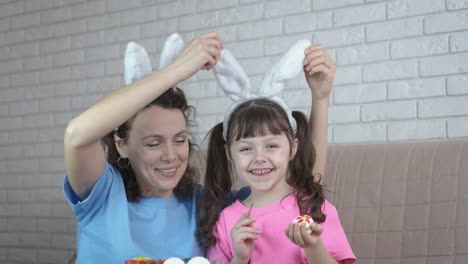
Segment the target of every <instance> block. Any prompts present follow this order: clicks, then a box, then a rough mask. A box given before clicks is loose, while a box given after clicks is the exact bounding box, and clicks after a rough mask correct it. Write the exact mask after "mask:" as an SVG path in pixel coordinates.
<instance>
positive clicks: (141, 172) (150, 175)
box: [119, 106, 189, 198]
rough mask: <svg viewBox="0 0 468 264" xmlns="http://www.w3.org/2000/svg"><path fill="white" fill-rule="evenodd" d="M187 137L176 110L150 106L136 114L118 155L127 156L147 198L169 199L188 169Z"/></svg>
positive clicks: (183, 121) (140, 187) (185, 128)
mask: <svg viewBox="0 0 468 264" xmlns="http://www.w3.org/2000/svg"><path fill="white" fill-rule="evenodd" d="M188 137H189V134H188V131H187V125H186V121H185V118H184V115H183V113H182V111H180V110H179V109H164V108H162V107H159V106H151V107H149V108H146V109H144V110H142V111H141V112H140V113H138V115H137V116H136V117H135V119H134V120H133V123H132V126H131V129H130V132H129V137H128V141H127V143H126V144H123V146H122V148H121V150H122V151H123V152H124V153H122V152H120V150H119V152H120V153H121V156H122V154H124V155H127V158H128V159H129V161H130V164H131V166H132V169H133V171H134V172H135V175H136V179H137V182H138V186H139V189H140V192H142V193H143V194H144V195H147V196H155V197H164V198H167V197H171V196H172V194H173V190H174V188H175V187H176V186H177V184H178V183H179V181H180V179H181V178H182V176H183V175H184V173H185V170H186V168H187V164H188V156H189V142H188ZM122 157H124V156H122ZM124 158H125V157H124Z"/></svg>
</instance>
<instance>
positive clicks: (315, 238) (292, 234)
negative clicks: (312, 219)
mask: <svg viewBox="0 0 468 264" xmlns="http://www.w3.org/2000/svg"><path fill="white" fill-rule="evenodd" d="M310 228H311V230H310V231H311V232H310V231H308V230H307V228H306V225H305V224H299V223H290V224H289V226H288V228H287V229H286V230H285V234H286V236H287V237H288V238H289V240H291V241H292V242H293V243H294V244H296V245H298V246H300V247H301V248H308V247H313V246H315V245H317V243H318V242H319V240H320V235H321V234H322V226H321V225H320V224H317V223H312V224H311V225H310Z"/></svg>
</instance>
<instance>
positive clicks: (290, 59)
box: [259, 40, 311, 97]
mask: <svg viewBox="0 0 468 264" xmlns="http://www.w3.org/2000/svg"><path fill="white" fill-rule="evenodd" d="M310 44H311V43H310V41H308V40H300V41H298V42H296V44H294V45H293V46H292V47H290V48H289V50H288V51H287V52H286V54H284V55H283V57H281V59H280V60H279V61H278V62H277V63H276V64H275V65H274V66H273V68H272V69H271V71H270V72H268V74H266V75H265V77H264V79H263V82H262V85H261V86H260V90H259V95H260V96H265V97H272V96H275V95H277V94H279V93H280V92H281V91H282V90H283V88H284V85H285V82H286V81H287V80H290V79H293V78H294V77H296V76H297V75H298V74H299V73H300V72H302V69H303V66H304V64H303V63H304V58H305V55H304V51H305V49H306V48H307V47H309V46H310Z"/></svg>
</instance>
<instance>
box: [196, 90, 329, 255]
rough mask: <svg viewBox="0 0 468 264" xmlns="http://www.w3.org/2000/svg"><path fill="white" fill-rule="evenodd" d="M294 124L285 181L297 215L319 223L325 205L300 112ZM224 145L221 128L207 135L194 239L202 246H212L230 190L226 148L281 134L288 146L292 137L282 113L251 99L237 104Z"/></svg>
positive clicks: (270, 103) (274, 105)
mask: <svg viewBox="0 0 468 264" xmlns="http://www.w3.org/2000/svg"><path fill="white" fill-rule="evenodd" d="M293 117H294V119H295V120H296V123H297V132H296V135H295V137H296V138H297V139H298V141H299V144H298V149H297V152H296V155H295V156H294V158H293V159H292V160H291V161H290V162H289V166H288V169H289V177H288V178H287V182H288V184H289V185H290V186H292V187H293V189H294V195H295V196H296V199H297V204H298V207H299V209H300V212H299V213H300V214H308V215H310V216H311V217H312V218H313V219H314V221H316V222H318V223H323V222H324V221H325V217H326V216H325V214H323V213H322V209H321V208H322V204H323V202H324V201H325V196H324V193H323V189H322V185H321V184H320V177H321V175H313V173H312V169H313V166H314V163H315V149H314V146H313V145H312V143H311V141H310V136H309V129H308V125H307V118H306V116H305V115H304V114H303V113H302V112H297V111H294V112H293ZM228 128H229V129H228V133H227V142H226V141H225V140H224V139H223V124H222V123H219V124H218V125H216V126H215V127H214V128H213V129H212V130H211V131H210V133H209V143H208V156H207V168H206V169H207V171H206V178H205V191H204V192H203V194H202V197H201V199H200V204H199V206H198V229H197V238H198V240H199V241H200V243H202V244H203V245H205V246H211V245H213V244H214V243H215V242H216V238H215V237H214V235H213V228H214V226H215V224H216V221H217V220H218V217H219V212H220V211H221V209H222V208H224V207H225V206H226V198H227V195H228V193H229V191H230V190H231V187H232V177H231V172H232V168H231V167H230V163H229V161H228V157H227V155H226V150H225V145H226V146H227V148H229V146H230V145H231V144H232V143H233V142H234V141H237V140H239V139H241V138H247V137H255V136H264V135H267V134H274V135H279V134H281V133H285V135H286V136H287V138H288V140H289V143H290V145H291V146H292V143H293V141H294V135H293V131H292V128H291V125H290V124H289V120H288V117H287V115H286V112H285V111H284V109H283V108H282V107H281V106H280V105H278V104H277V103H275V102H273V101H271V100H268V99H255V100H251V101H248V102H245V103H242V104H240V105H239V106H238V107H237V108H236V109H235V110H234V111H233V112H232V114H231V116H230V119H229V123H228Z"/></svg>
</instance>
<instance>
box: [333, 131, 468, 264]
mask: <svg viewBox="0 0 468 264" xmlns="http://www.w3.org/2000/svg"><path fill="white" fill-rule="evenodd" d="M324 185H325V187H326V189H327V193H326V195H327V198H328V200H330V201H331V202H332V203H333V204H335V206H336V207H337V209H338V212H339V213H340V217H341V221H342V224H343V226H344V229H345V231H346V232H347V235H348V239H349V241H350V243H351V245H352V247H353V250H354V252H355V254H356V256H357V258H358V263H359V264H367V263H369V264H370V263H374V264H396V263H401V264H403V263H405V264H406V263H408V264H410V263H411V264H422V263H428V264H432V263H434V264H435V263H438V264H441V263H443V264H445V263H457V264H466V263H468V139H460V140H444V141H431V142H405V143H382V144H349V145H341V144H340V145H331V146H330V149H329V158H328V165H327V173H326V177H325V179H324Z"/></svg>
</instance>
